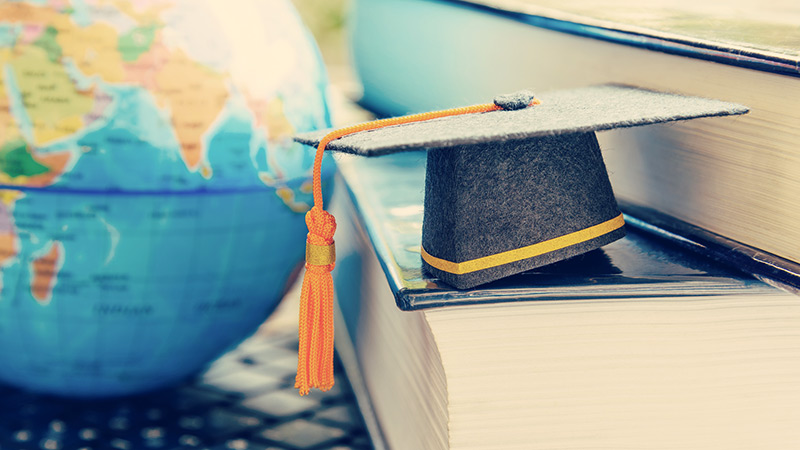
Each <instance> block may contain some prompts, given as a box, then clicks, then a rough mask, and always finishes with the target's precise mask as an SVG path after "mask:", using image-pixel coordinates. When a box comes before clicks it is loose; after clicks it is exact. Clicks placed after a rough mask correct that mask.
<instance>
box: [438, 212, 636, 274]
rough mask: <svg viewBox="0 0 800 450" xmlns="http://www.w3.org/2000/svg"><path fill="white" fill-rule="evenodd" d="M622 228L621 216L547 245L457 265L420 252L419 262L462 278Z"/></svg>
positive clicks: (551, 240)
mask: <svg viewBox="0 0 800 450" xmlns="http://www.w3.org/2000/svg"><path fill="white" fill-rule="evenodd" d="M623 225H625V219H624V218H623V217H622V214H620V215H618V216H617V217H615V218H613V219H611V220H607V221H605V222H603V223H599V224H597V225H594V226H591V227H589V228H584V229H583V230H579V231H576V232H574V233H570V234H565V235H563V236H559V237H557V238H553V239H550V240H547V241H543V242H539V243H536V244H533V245H529V246H527V247H522V248H517V249H514V250H509V251H506V252H502V253H497V254H494V255H489V256H484V257H482V258H476V259H471V260H469V261H464V262H460V263H455V262H452V261H447V260H444V259H441V258H437V257H435V256H432V255H431V254H429V253H428V252H427V251H425V249H424V248H423V249H422V259H424V260H425V262H427V263H428V264H430V265H431V266H433V267H435V268H437V269H439V270H443V271H445V272H449V273H453V274H456V275H463V274H465V273H470V272H475V271H478V270H483V269H488V268H490V267H497V266H502V265H503V264H508V263H512V262H516V261H521V260H523V259H528V258H533V257H534V256H539V255H543V254H545V253H550V252H553V251H556V250H561V249H562V248H566V247H569V246H571V245H575V244H580V243H581V242H586V241H588V240H591V239H594V238H596V237H600V236H602V235H604V234H607V233H610V232H612V231H614V230H616V229H618V228H620V227H622V226H623Z"/></svg>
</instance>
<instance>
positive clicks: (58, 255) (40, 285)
mask: <svg viewBox="0 0 800 450" xmlns="http://www.w3.org/2000/svg"><path fill="white" fill-rule="evenodd" d="M63 261H64V248H63V246H62V245H61V243H60V242H58V241H53V242H51V243H50V246H49V249H48V250H47V251H46V252H45V253H44V254H43V255H42V256H39V257H38V258H36V259H34V260H33V262H32V263H31V271H32V272H33V277H32V278H33V280H32V281H31V294H33V298H34V299H36V301H37V302H39V303H40V304H42V305H46V304H48V303H50V300H51V299H52V297H53V286H54V285H55V283H56V279H57V277H58V271H59V270H61V265H62V264H63Z"/></svg>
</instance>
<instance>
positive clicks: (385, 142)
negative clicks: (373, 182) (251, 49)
mask: <svg viewBox="0 0 800 450" xmlns="http://www.w3.org/2000/svg"><path fill="white" fill-rule="evenodd" d="M538 98H539V99H540V100H541V101H542V104H541V105H536V106H532V107H529V108H524V109H520V110H517V111H492V112H486V113H478V114H466V115H460V116H452V117H443V118H440V119H433V120H428V121H424V122H417V123H413V124H404V125H395V126H391V127H385V128H380V129H377V130H372V131H365V132H360V133H355V134H351V135H349V136H345V137H343V138H341V139H338V140H335V141H333V142H331V143H330V144H328V149H330V150H335V151H343V152H347V153H354V154H358V155H364V156H379V155H383V154H387V153H394V152H398V151H406V150H418V149H424V148H443V147H453V146H457V145H464V144H477V143H481V142H492V141H500V140H513V139H525V138H532V137H539V136H549V135H558V134H569V133H579V132H587V131H599V130H608V129H612V128H622V127H633V126H638V125H648V124H653V123H660V122H669V121H674V120H685V119H692V118H697V117H711V116H727V115H736V114H744V113H746V112H747V111H748V109H747V108H746V107H744V106H742V105H737V104H734V103H727V102H722V101H718V100H709V99H705V98H700V97H687V96H683V95H676V94H667V93H661V92H654V91H647V90H643V89H639V88H634V87H629V86H618V85H608V86H593V87H586V88H580V89H572V90H566V91H556V92H549V93H544V94H541V95H539V96H538ZM325 134H326V131H320V132H314V133H307V134H302V135H299V136H297V137H295V139H296V140H297V141H298V142H302V143H305V144H309V145H314V146H316V145H318V144H319V141H320V140H321V139H322V138H323V137H324V136H325Z"/></svg>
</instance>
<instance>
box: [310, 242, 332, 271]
mask: <svg viewBox="0 0 800 450" xmlns="http://www.w3.org/2000/svg"><path fill="white" fill-rule="evenodd" d="M334 262H336V245H335V244H334V243H333V242H331V245H316V244H312V243H310V242H306V263H308V264H310V265H312V266H328V265H330V264H333V263H334Z"/></svg>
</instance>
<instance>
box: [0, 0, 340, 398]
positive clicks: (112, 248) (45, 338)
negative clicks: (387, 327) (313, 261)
mask: <svg viewBox="0 0 800 450" xmlns="http://www.w3.org/2000/svg"><path fill="white" fill-rule="evenodd" d="M224 3H225V2H215V1H197V0H139V1H136V0H120V1H114V2H107V1H103V0H38V1H34V0H24V1H22V0H16V1H3V2H0V383H7V384H10V385H14V386H18V387H23V388H26V389H30V390H34V391H39V392H45V393H51V394H57V395H67V396H91V397H98V396H115V395H127V394H132V393H136V392H141V391H146V390H151V389H156V388H159V387H163V386H166V385H169V384H172V383H176V382H179V381H180V380H182V379H185V378H186V377H189V376H191V375H193V374H195V373H197V372H198V371H199V370H201V369H202V368H204V367H205V366H206V365H207V364H208V363H210V362H211V361H212V360H213V359H215V358H216V357H218V356H219V355H220V354H222V353H223V352H225V351H226V350H228V349H230V348H231V347H232V346H234V345H235V344H237V343H238V342H240V341H241V340H242V339H244V338H245V337H247V336H248V335H250V334H252V333H253V332H254V331H255V330H256V328H257V327H258V326H259V325H260V324H261V323H262V322H263V321H264V319H265V318H266V317H267V316H268V315H269V314H270V313H271V311H272V310H273V309H274V308H275V307H276V305H277V303H278V302H279V300H280V298H281V296H282V294H283V293H284V292H285V290H286V289H287V287H288V286H287V284H288V283H289V282H290V277H291V274H292V273H293V271H294V270H295V269H296V268H297V266H298V264H299V263H300V262H301V261H302V257H303V252H304V248H305V234H306V232H307V230H306V226H305V223H304V213H305V211H307V210H308V208H309V205H310V203H311V179H310V169H311V165H312V163H313V149H309V148H305V147H303V146H300V145H299V144H296V143H293V141H292V140H291V136H292V135H293V134H295V133H299V132H304V131H310V130H315V129H319V128H326V127H329V126H330V117H329V112H328V107H327V104H326V89H327V82H326V76H325V71H324V68H323V65H322V62H321V59H320V57H319V54H318V51H317V49H316V47H315V45H314V43H313V40H312V39H311V37H310V35H309V33H308V32H307V30H306V29H305V28H304V27H303V25H302V23H301V21H300V19H299V18H298V16H297V14H296V12H295V11H294V10H293V8H292V6H291V5H290V3H289V2H288V0H240V1H239V2H237V7H236V8H230V7H226V5H225V4H224ZM331 173H332V166H331V165H330V164H329V162H328V161H327V160H326V164H325V170H324V176H323V179H324V180H325V181H324V183H325V184H327V183H328V182H329V181H330V178H331ZM328 191H330V189H327V188H326V192H328Z"/></svg>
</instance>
